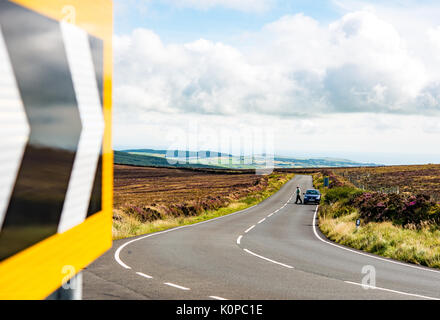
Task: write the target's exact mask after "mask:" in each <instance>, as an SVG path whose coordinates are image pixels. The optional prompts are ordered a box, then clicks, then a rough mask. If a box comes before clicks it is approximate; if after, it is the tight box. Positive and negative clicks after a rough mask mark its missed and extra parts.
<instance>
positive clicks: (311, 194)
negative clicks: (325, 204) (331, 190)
mask: <svg viewBox="0 0 440 320" xmlns="http://www.w3.org/2000/svg"><path fill="white" fill-rule="evenodd" d="M309 202H314V203H318V204H319V203H320V202H321V193H320V192H319V191H318V190H316V189H308V190H307V191H306V193H304V204H306V203H309Z"/></svg>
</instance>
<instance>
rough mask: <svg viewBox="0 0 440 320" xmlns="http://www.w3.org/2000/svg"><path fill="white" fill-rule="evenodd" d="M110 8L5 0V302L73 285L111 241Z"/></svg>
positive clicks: (0, 37)
mask: <svg viewBox="0 0 440 320" xmlns="http://www.w3.org/2000/svg"><path fill="white" fill-rule="evenodd" d="M112 11H113V8H112V2H111V0H93V1H89V0H39V1H35V0H0V75H1V76H0V148H1V154H0V299H44V298H46V297H48V296H49V295H51V294H52V293H54V292H55V291H56V290H57V289H58V288H60V287H66V288H68V289H69V288H70V289H71V288H73V287H72V286H73V285H72V283H74V282H75V281H73V279H74V278H75V276H76V275H78V274H79V272H81V270H82V269H83V268H84V267H86V266H87V265H88V264H90V263H91V262H92V261H93V260H95V259H96V258H97V257H99V256H100V255H101V254H102V253H103V252H105V251H106V250H108V249H109V248H110V247H111V223H112V217H111V215H112V213H111V211H112V210H111V209H112V189H113V185H112V183H113V155H112V147H111V131H110V130H111V103H112V102H111V96H112V33H113V30H112V28H113V27H112V19H113V18H112V15H113V12H112ZM66 270H67V272H66ZM69 270H70V271H69ZM80 278H81V277H80V276H79V277H78V278H77V279H78V281H77V282H78V283H79V285H80V280H79V279H80ZM78 283H77V284H78ZM77 297H78V296H77Z"/></svg>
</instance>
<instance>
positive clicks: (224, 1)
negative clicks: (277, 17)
mask: <svg viewBox="0 0 440 320" xmlns="http://www.w3.org/2000/svg"><path fill="white" fill-rule="evenodd" d="M163 1H165V2H167V3H169V4H172V5H175V6H177V7H189V8H195V9H201V10H208V9H211V8H215V7H223V8H227V9H233V10H238V11H244V12H264V11H266V10H268V9H269V8H270V7H271V6H272V5H273V2H274V1H273V0H163Z"/></svg>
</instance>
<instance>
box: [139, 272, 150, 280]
mask: <svg viewBox="0 0 440 320" xmlns="http://www.w3.org/2000/svg"><path fill="white" fill-rule="evenodd" d="M136 274H138V275H140V276H141V277H144V278H147V279H153V277H152V276H149V275H148V274H145V273H142V272H136Z"/></svg>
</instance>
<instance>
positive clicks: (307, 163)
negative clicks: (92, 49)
mask: <svg viewBox="0 0 440 320" xmlns="http://www.w3.org/2000/svg"><path fill="white" fill-rule="evenodd" d="M166 154H167V151H166V150H154V149H130V150H123V151H115V157H114V159H115V160H114V162H115V163H117V164H129V165H137V166H155V167H179V168H185V167H186V168H188V167H189V168H216V169H225V168H228V169H255V168H261V167H262V166H264V162H263V161H262V159H258V157H257V158H256V159H254V158H252V159H251V158H250V157H238V156H233V155H230V154H226V153H222V154H218V153H216V152H212V151H198V152H195V151H175V152H174V156H173V157H171V158H170V157H168V158H167V157H166ZM168 160H174V161H171V162H177V163H175V164H170V163H169V162H168ZM183 162H186V163H183ZM371 166H378V165H377V164H374V163H360V162H355V161H351V160H346V159H333V158H315V159H301V158H289V157H281V156H276V157H275V158H274V167H275V168H321V167H371Z"/></svg>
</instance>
